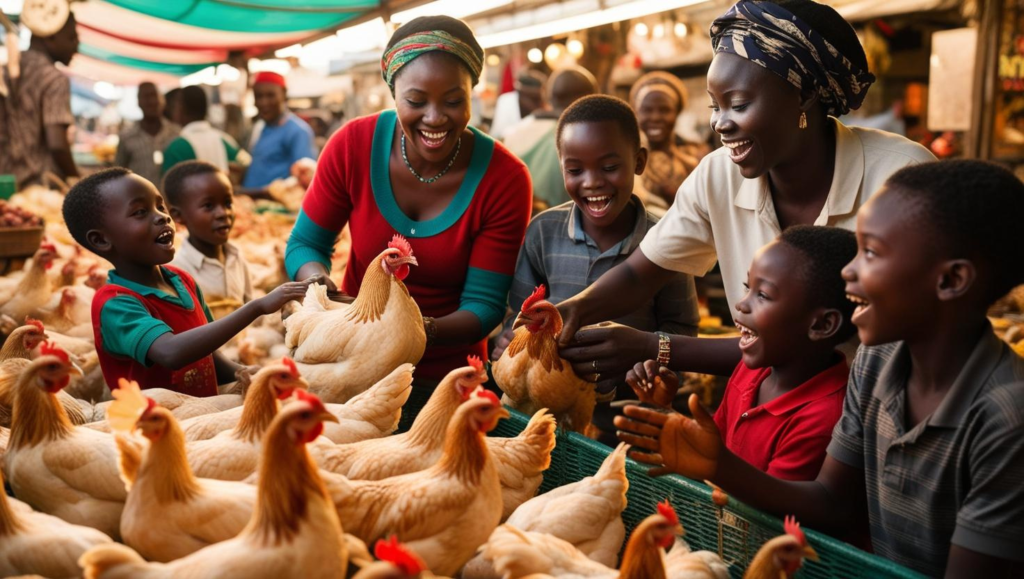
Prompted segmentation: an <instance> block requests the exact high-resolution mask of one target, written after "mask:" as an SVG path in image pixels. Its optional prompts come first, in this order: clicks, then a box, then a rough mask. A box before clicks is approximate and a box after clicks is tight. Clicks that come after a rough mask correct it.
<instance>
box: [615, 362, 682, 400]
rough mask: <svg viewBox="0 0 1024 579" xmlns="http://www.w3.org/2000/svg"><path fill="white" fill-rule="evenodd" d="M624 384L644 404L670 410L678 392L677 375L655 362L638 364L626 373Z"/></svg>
mask: <svg viewBox="0 0 1024 579" xmlns="http://www.w3.org/2000/svg"><path fill="white" fill-rule="evenodd" d="M626 383H627V384H629V386H630V388H632V389H633V392H635V393H636V395H637V397H639V398H640V401H641V402H643V403H644V404H650V405H652V406H657V407H659V408H666V409H668V408H671V407H672V401H673V400H675V397H676V392H678V391H679V375H678V374H676V373H675V372H673V371H672V370H669V369H668V368H666V367H664V366H661V367H658V363H657V362H656V361H655V360H647V361H646V362H638V363H637V364H636V365H635V366H633V369H632V370H630V371H629V372H627V373H626Z"/></svg>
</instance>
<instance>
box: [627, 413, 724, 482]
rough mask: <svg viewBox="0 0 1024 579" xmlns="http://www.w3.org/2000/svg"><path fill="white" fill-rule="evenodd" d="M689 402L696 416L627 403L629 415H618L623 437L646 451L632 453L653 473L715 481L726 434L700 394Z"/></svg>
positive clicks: (628, 442)
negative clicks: (720, 429)
mask: <svg viewBox="0 0 1024 579" xmlns="http://www.w3.org/2000/svg"><path fill="white" fill-rule="evenodd" d="M689 403H690V412H691V413H693V418H688V417H686V416H683V415H682V414H679V413H677V412H669V413H664V412H659V411H657V410H653V409H650V408H643V407H640V406H627V407H626V408H625V410H624V412H625V416H616V417H615V427H616V428H617V429H619V432H618V437H619V440H621V441H623V442H625V443H627V444H629V445H631V446H633V447H634V448H636V449H641V450H643V451H646V452H636V451H630V453H629V456H630V458H632V459H633V460H636V461H637V462H642V463H646V464H649V465H651V466H652V468H651V469H650V470H649V471H648V473H649V474H650V475H651V476H661V475H663V474H668V473H676V474H681V475H683V476H685V477H689V478H692V479H696V480H705V479H711V480H714V478H715V474H716V473H717V471H718V459H719V455H720V454H721V452H722V436H721V434H719V432H718V426H716V425H715V421H714V420H713V419H712V418H711V415H710V414H708V411H707V410H705V409H704V407H703V406H701V405H700V402H698V401H697V395H696V394H691V395H690V400H689Z"/></svg>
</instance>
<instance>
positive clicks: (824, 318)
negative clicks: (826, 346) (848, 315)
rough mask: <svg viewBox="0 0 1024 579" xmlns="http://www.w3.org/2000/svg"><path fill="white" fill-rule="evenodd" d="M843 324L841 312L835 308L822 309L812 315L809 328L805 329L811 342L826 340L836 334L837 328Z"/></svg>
mask: <svg viewBox="0 0 1024 579" xmlns="http://www.w3.org/2000/svg"><path fill="white" fill-rule="evenodd" d="M842 326H843V314H842V313H840V311H839V310H837V309H828V310H822V311H820V312H819V313H818V315H816V316H815V317H814V322H813V323H812V324H811V329H810V330H808V331H807V337H809V338H810V339H811V341H812V342H820V341H822V340H828V339H829V338H831V337H832V336H835V335H836V332H838V331H839V328H841V327H842Z"/></svg>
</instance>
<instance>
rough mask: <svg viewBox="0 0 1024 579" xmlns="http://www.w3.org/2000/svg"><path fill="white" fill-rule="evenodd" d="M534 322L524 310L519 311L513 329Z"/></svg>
mask: <svg viewBox="0 0 1024 579" xmlns="http://www.w3.org/2000/svg"><path fill="white" fill-rule="evenodd" d="M532 323H533V320H531V319H530V316H528V315H526V314H524V313H523V312H519V315H517V316H516V321H514V322H512V329H513V330H514V329H516V328H518V327H520V326H525V325H527V324H532Z"/></svg>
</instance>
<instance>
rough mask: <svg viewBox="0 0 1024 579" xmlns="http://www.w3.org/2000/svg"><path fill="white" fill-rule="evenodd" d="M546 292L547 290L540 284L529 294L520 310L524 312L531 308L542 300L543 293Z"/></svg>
mask: <svg viewBox="0 0 1024 579" xmlns="http://www.w3.org/2000/svg"><path fill="white" fill-rule="evenodd" d="M546 291H547V288H545V287H544V284H540V285H539V286H537V287H536V288H535V289H534V290H533V293H532V294H530V297H528V298H526V299H525V300H523V307H522V308H520V309H521V310H522V311H524V312H525V311H526V310H528V309H530V308H532V307H533V306H534V304H536V303H537V302H539V301H541V300H542V299H544V293H545V292H546Z"/></svg>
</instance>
